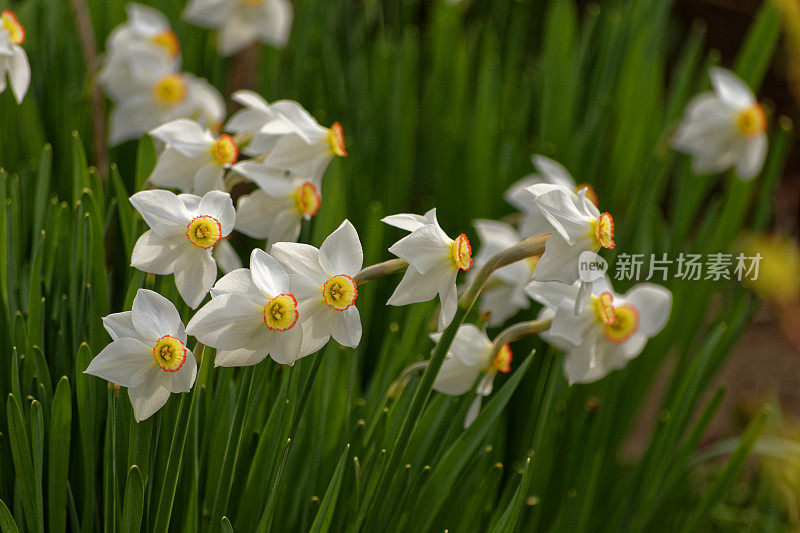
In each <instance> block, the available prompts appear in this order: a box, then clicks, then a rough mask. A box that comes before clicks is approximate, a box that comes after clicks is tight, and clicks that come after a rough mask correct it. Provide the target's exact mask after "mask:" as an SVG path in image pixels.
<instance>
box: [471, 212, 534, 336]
mask: <svg viewBox="0 0 800 533" xmlns="http://www.w3.org/2000/svg"><path fill="white" fill-rule="evenodd" d="M472 224H473V225H474V226H475V230H476V231H477V232H478V237H479V238H480V240H481V246H480V248H479V249H478V253H477V254H476V255H475V265H474V267H475V268H474V269H472V270H471V271H470V275H469V276H468V280H469V282H470V283H471V281H472V279H473V278H474V275H472V274H473V273H474V272H477V271H478V270H479V269H480V268H481V267H482V266H483V265H485V264H486V262H487V261H489V259H491V258H492V257H493V256H494V255H495V254H496V253H498V252H501V251H503V250H505V249H506V248H510V247H511V246H514V245H515V244H519V242H520V241H521V240H522V238H521V237H520V235H519V233H518V232H517V230H516V229H514V227H513V226H511V225H510V224H506V223H504V222H499V221H497V220H475V221H473V223H472ZM536 260H537V258H535V257H531V258H528V259H526V260H524V261H517V262H516V263H511V264H510V265H507V266H504V267H502V268H499V269H497V270H495V271H494V272H493V273H492V275H491V276H490V277H489V280H488V281H487V282H486V286H485V287H484V289H483V290H482V291H481V296H480V302H479V303H480V311H481V313H489V319H488V323H489V326H492V327H494V326H500V325H501V324H503V323H504V322H505V321H506V320H508V319H509V318H511V317H512V316H514V315H516V314H517V313H518V312H519V311H520V310H521V309H527V308H528V307H529V306H530V300H529V299H528V294H527V293H526V292H525V286H526V285H527V284H528V282H529V281H530V278H531V274H532V273H533V269H534V267H535V266H536Z"/></svg>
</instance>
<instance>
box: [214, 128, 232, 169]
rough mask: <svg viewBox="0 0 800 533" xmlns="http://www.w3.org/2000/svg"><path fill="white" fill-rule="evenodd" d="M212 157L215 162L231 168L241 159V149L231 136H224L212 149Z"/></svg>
mask: <svg viewBox="0 0 800 533" xmlns="http://www.w3.org/2000/svg"><path fill="white" fill-rule="evenodd" d="M211 155H213V156H214V160H215V161H216V162H217V163H219V164H220V165H223V166H226V167H227V166H230V165H232V164H234V163H236V159H238V157H239V147H238V146H236V142H235V141H234V140H233V137H231V136H230V135H222V136H221V137H220V138H219V140H218V141H216V142H215V143H214V145H213V146H212V147H211Z"/></svg>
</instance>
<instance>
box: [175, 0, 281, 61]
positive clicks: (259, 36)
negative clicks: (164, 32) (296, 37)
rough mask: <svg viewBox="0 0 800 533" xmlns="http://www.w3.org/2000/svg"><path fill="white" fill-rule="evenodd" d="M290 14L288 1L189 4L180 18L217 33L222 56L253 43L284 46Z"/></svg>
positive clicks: (206, 0)
mask: <svg viewBox="0 0 800 533" xmlns="http://www.w3.org/2000/svg"><path fill="white" fill-rule="evenodd" d="M293 16H294V11H293V9H292V3H291V2H290V1H289V0H190V2H189V5H187V6H186V11H184V13H183V18H184V19H186V20H187V21H188V22H191V23H192V24H196V25H198V26H202V27H204V28H215V29H218V30H219V34H218V35H217V45H218V47H219V53H220V54H222V55H224V56H229V55H232V54H235V53H236V52H238V51H240V50H242V49H243V48H245V47H247V46H248V45H250V44H252V43H255V42H263V43H266V44H269V45H272V46H275V47H277V48H283V47H284V46H286V42H287V41H288V40H289V32H290V31H291V29H292V18H293Z"/></svg>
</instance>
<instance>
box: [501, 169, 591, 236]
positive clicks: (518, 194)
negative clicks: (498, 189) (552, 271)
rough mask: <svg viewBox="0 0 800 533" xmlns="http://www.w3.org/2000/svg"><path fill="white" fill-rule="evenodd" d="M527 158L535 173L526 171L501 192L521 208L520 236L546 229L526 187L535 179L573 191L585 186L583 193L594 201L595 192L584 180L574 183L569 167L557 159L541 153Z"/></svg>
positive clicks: (546, 225) (545, 223)
mask: <svg viewBox="0 0 800 533" xmlns="http://www.w3.org/2000/svg"><path fill="white" fill-rule="evenodd" d="M531 162H532V163H533V166H534V167H535V168H536V170H537V172H538V174H528V175H527V176H525V177H524V178H522V179H521V180H519V181H517V182H515V183H514V184H512V185H511V187H509V188H508V190H507V191H506V193H505V199H506V201H507V202H508V203H510V204H511V205H513V206H514V207H516V208H517V209H518V210H519V211H521V212H522V214H523V217H522V222H521V223H520V226H519V228H520V234H521V236H522V237H523V238H527V237H533V236H534V235H541V234H543V233H548V232H549V231H550V229H549V225H548V223H547V220H546V219H545V217H544V215H543V214H542V213H541V211H540V210H539V208H538V207H536V205H535V204H534V203H533V202H532V200H533V198H532V197H531V192H530V191H529V190H528V189H529V188H530V187H531V186H532V185H536V184H538V183H549V184H551V185H560V186H562V187H565V188H567V189H569V190H571V191H573V192H575V193H577V192H578V191H580V190H581V189H586V192H585V195H586V198H588V199H589V201H591V202H592V203H593V204H594V205H599V204H598V203H597V195H596V194H595V192H594V189H593V188H592V186H591V185H589V184H588V183H582V184H581V185H575V180H574V179H573V177H572V175H571V174H570V173H569V171H568V170H567V169H566V168H564V166H563V165H561V164H560V163H558V162H557V161H553V160H552V159H550V158H549V157H545V156H543V155H533V156H531Z"/></svg>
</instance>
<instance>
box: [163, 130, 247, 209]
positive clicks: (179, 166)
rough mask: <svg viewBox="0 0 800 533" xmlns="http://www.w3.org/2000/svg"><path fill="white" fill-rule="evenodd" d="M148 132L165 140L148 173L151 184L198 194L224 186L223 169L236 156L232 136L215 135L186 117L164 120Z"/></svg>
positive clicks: (236, 151)
mask: <svg viewBox="0 0 800 533" xmlns="http://www.w3.org/2000/svg"><path fill="white" fill-rule="evenodd" d="M150 135H151V136H152V137H154V138H156V139H158V140H160V141H162V142H164V143H166V146H165V148H164V151H162V152H161V154H160V155H159V156H158V161H157V162H156V167H155V168H154V169H153V173H152V174H150V178H149V180H150V182H151V183H152V184H153V185H157V186H159V187H171V188H175V189H180V190H181V191H183V192H189V193H194V194H198V195H203V194H205V193H207V192H208V191H213V190H223V189H224V188H225V187H224V184H223V182H222V178H223V176H224V175H225V171H226V170H227V169H228V168H230V167H231V165H233V164H234V163H235V162H236V159H237V158H238V156H239V149H238V148H237V146H236V143H235V142H234V140H233V137H231V136H230V135H222V136H220V137H217V136H215V135H214V134H213V133H211V132H210V131H209V130H206V129H203V127H202V126H201V125H200V124H198V123H197V122H195V121H193V120H189V119H178V120H173V121H172V122H167V123H166V124H163V125H161V126H159V127H157V128H155V129H154V130H151V131H150Z"/></svg>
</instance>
